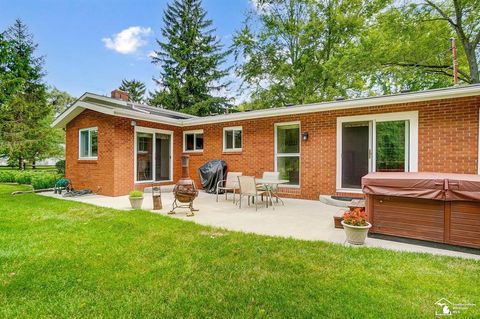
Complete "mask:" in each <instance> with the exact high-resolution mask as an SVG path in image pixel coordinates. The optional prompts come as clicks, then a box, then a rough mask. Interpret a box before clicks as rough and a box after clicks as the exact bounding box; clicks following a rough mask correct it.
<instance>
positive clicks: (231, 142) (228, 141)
mask: <svg viewBox="0 0 480 319" xmlns="http://www.w3.org/2000/svg"><path fill="white" fill-rule="evenodd" d="M223 150H224V151H225V152H232V151H241V150H242V127H241V126H238V127H225V128H224V129H223Z"/></svg>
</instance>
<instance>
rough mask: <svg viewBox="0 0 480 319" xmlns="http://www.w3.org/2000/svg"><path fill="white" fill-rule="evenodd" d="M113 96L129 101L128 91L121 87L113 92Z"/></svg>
mask: <svg viewBox="0 0 480 319" xmlns="http://www.w3.org/2000/svg"><path fill="white" fill-rule="evenodd" d="M111 94H112V95H111V97H112V98H114V99H117V100H122V101H128V93H127V92H124V91H122V90H119V89H115V90H113V91H112V93H111Z"/></svg>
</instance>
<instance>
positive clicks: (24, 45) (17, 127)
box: [0, 20, 57, 169]
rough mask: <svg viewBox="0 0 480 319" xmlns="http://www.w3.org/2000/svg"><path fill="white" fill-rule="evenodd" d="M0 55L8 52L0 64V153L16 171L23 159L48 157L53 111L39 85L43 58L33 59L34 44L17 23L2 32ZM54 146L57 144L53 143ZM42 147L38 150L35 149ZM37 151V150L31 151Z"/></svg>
mask: <svg viewBox="0 0 480 319" xmlns="http://www.w3.org/2000/svg"><path fill="white" fill-rule="evenodd" d="M2 37H3V39H4V41H1V42H0V44H1V46H2V48H0V52H1V51H4V50H8V53H9V54H8V55H7V57H6V58H4V59H3V61H1V64H2V66H1V67H0V70H2V74H1V75H0V77H1V78H2V79H6V80H5V81H3V80H2V82H1V84H0V86H1V91H2V92H3V94H2V99H1V100H0V153H2V154H4V155H7V156H8V158H9V160H10V161H11V160H13V159H15V160H17V162H18V166H19V168H20V169H23V168H24V160H25V159H29V160H31V161H35V159H37V158H41V157H42V156H44V155H50V153H51V152H50V150H51V149H53V147H46V145H45V144H42V143H45V140H46V137H49V136H50V135H49V134H55V133H54V131H53V129H51V128H50V126H49V124H50V123H51V119H52V115H53V110H52V107H51V105H49V104H48V103H47V92H46V86H45V84H44V82H43V77H44V72H43V57H37V56H36V55H35V50H36V48H37V44H35V43H34V42H33V37H32V35H31V34H30V33H29V31H28V28H27V26H26V25H25V24H24V23H23V22H22V21H21V20H16V21H15V23H14V24H13V25H12V26H11V27H9V28H8V29H7V30H6V31H5V32H3V33H2ZM52 143H55V144H56V145H57V141H55V142H53V141H52ZM39 145H42V147H39ZM35 150H37V151H35Z"/></svg>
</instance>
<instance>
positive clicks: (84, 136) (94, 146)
mask: <svg viewBox="0 0 480 319" xmlns="http://www.w3.org/2000/svg"><path fill="white" fill-rule="evenodd" d="M79 155H80V156H79V158H81V159H97V156H98V128H96V127H91V128H85V129H81V130H79Z"/></svg>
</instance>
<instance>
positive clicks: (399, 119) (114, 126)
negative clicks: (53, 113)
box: [53, 85, 480, 199]
mask: <svg viewBox="0 0 480 319" xmlns="http://www.w3.org/2000/svg"><path fill="white" fill-rule="evenodd" d="M112 96H113V97H116V98H108V97H104V96H99V95H95V94H91V93H85V94H84V95H83V96H82V97H81V98H80V99H78V100H77V101H76V102H75V103H74V104H73V106H72V107H70V108H69V109H68V110H66V111H65V112H64V113H62V114H61V115H60V116H59V117H58V118H57V119H56V120H55V122H54V123H53V125H54V126H55V127H62V128H66V175H67V177H69V178H70V179H71V180H72V182H73V185H74V187H76V188H90V189H92V190H93V191H97V190H99V192H100V193H102V194H105V195H112V196H118V195H125V194H127V193H128V192H129V191H131V190H133V189H143V188H144V187H146V186H151V185H165V184H172V183H175V182H176V181H177V180H178V179H179V178H180V174H181V166H180V155H181V154H182V152H187V153H189V154H190V175H191V176H192V178H194V179H195V180H196V183H197V185H199V178H198V173H197V169H198V168H199V167H200V166H201V165H202V164H204V163H205V162H206V161H208V160H212V159H223V160H225V161H226V162H227V165H228V170H229V171H240V172H243V173H244V175H255V176H257V177H258V176H261V174H262V173H263V172H264V171H274V170H277V171H280V172H281V175H282V177H283V178H286V179H288V180H289V181H290V185H287V186H286V188H284V191H285V192H286V193H288V195H289V196H294V197H301V198H308V199H317V198H318V196H319V195H320V194H338V195H342V194H355V193H359V192H360V182H361V177H362V176H363V175H365V174H366V173H368V172H371V171H411V172H416V171H436V172H454V173H471V174H477V172H478V157H479V147H478V143H479V142H478V136H479V107H480V85H468V86H458V87H450V88H444V89H437V90H429V91H422V92H414V93H402V94H396V95H387V96H379V97H370V98H359V99H352V100H342V101H333V102H325V103H317V104H309V105H300V106H290V107H280V108H275V109H266V110H257V111H250V112H241V113H233V114H226V115H217V116H209V117H195V116H191V115H187V114H182V113H178V112H172V111H168V110H164V109H161V108H153V107H149V106H145V105H138V104H132V103H130V102H127V101H125V99H126V96H125V94H124V93H122V92H119V91H118V90H115V91H113V92H112Z"/></svg>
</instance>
